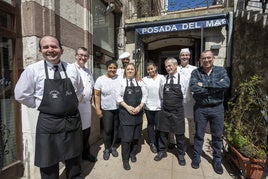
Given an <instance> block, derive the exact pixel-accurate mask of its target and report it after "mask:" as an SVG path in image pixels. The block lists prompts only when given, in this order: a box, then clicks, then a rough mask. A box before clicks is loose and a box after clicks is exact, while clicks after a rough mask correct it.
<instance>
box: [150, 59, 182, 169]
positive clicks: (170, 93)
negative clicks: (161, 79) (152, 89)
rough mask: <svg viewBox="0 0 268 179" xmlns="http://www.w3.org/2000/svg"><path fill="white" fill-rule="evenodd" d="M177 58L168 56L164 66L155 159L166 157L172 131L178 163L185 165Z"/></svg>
mask: <svg viewBox="0 0 268 179" xmlns="http://www.w3.org/2000/svg"><path fill="white" fill-rule="evenodd" d="M177 65H178V63H177V60H176V59H175V58H168V59H166V61H165V67H166V70H167V72H168V75H167V77H166V78H167V79H166V82H165V84H162V91H163V93H162V95H163V98H162V99H163V101H162V109H161V113H160V117H159V121H158V124H157V129H158V130H159V139H158V148H159V152H158V154H157V155H156V156H155V158H154V160H155V161H160V160H161V159H162V158H164V157H167V142H168V134H169V133H170V132H172V133H174V134H175V136H176V143H177V158H178V162H179V165H182V166H184V165H186V161H185V159H184V155H185V147H184V145H185V136H184V132H185V120H184V110H183V94H182V90H181V88H182V87H181V85H180V76H179V74H178V72H177Z"/></svg>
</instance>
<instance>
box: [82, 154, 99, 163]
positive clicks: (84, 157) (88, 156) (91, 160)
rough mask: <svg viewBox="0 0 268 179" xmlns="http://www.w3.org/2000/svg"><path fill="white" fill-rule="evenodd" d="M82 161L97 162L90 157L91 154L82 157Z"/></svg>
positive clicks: (94, 158)
mask: <svg viewBox="0 0 268 179" xmlns="http://www.w3.org/2000/svg"><path fill="white" fill-rule="evenodd" d="M82 159H83V160H87V161H90V162H96V161H97V158H96V157H94V156H93V155H91V154H87V155H84V156H82Z"/></svg>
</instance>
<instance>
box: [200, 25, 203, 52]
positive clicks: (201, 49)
mask: <svg viewBox="0 0 268 179" xmlns="http://www.w3.org/2000/svg"><path fill="white" fill-rule="evenodd" d="M203 50H204V26H203V24H202V27H201V47H200V52H203Z"/></svg>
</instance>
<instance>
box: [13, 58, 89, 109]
mask: <svg viewBox="0 0 268 179" xmlns="http://www.w3.org/2000/svg"><path fill="white" fill-rule="evenodd" d="M61 63H62V64H63V65H64V67H65V69H66V73H67V75H68V78H70V80H71V82H72V84H73V87H74V90H75V92H76V95H77V97H78V100H81V98H82V92H83V89H84V87H83V83H82V80H81V78H80V76H79V74H78V73H77V70H76V68H75V66H74V65H72V64H67V63H66V62H63V61H61V62H60V63H59V64H58V66H59V71H60V74H61V78H62V79H63V78H66V77H65V73H64V71H63V69H62V66H61ZM47 69H48V76H49V79H53V78H54V69H53V64H52V63H50V62H48V61H47ZM45 79H46V74H45V68H44V60H41V61H38V62H36V63H34V64H31V65H29V66H27V67H26V68H25V70H24V71H23V72H22V74H21V76H20V78H19V80H18V82H17V84H16V86H15V90H14V92H15V99H16V100H17V101H18V102H20V103H22V104H24V105H26V106H27V107H29V108H38V107H39V105H40V103H41V100H42V99H43V93H44V81H45Z"/></svg>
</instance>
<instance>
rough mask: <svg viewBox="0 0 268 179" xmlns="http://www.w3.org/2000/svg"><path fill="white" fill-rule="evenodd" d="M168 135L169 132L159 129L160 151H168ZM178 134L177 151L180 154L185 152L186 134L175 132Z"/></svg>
mask: <svg viewBox="0 0 268 179" xmlns="http://www.w3.org/2000/svg"><path fill="white" fill-rule="evenodd" d="M168 135H169V132H163V131H159V138H158V148H159V151H160V152H166V151H167V143H168ZM175 136H176V145H177V150H178V151H177V152H178V155H184V154H185V150H186V149H185V136H184V134H175Z"/></svg>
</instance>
